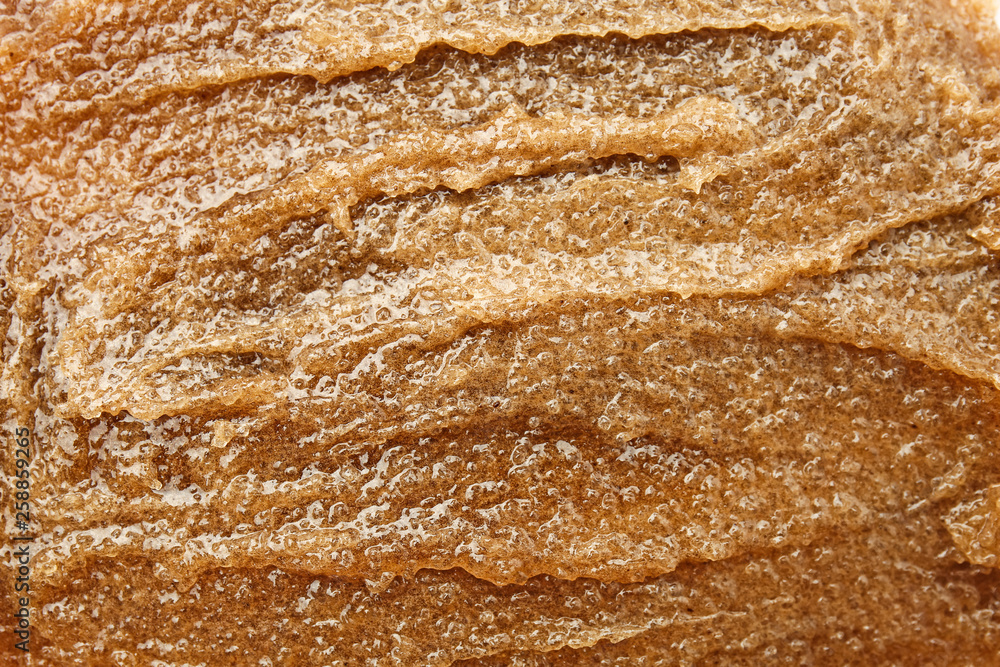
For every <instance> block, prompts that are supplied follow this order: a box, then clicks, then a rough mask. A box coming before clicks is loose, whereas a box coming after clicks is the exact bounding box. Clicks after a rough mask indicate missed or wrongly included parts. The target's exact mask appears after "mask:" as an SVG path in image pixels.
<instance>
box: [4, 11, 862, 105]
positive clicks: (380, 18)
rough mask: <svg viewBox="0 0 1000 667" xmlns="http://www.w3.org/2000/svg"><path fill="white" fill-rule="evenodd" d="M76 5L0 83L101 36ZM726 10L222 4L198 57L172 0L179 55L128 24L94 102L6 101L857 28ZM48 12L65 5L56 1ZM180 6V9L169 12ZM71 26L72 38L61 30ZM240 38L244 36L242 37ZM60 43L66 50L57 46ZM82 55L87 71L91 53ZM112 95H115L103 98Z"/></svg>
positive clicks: (11, 52)
mask: <svg viewBox="0 0 1000 667" xmlns="http://www.w3.org/2000/svg"><path fill="white" fill-rule="evenodd" d="M74 4H75V3H66V5H65V6H64V7H62V8H61V9H52V8H50V9H49V10H48V11H49V12H50V13H51V16H47V17H46V16H45V12H42V16H43V17H44V18H42V19H41V21H40V24H39V25H38V27H37V28H36V29H35V30H33V31H31V32H20V33H14V34H11V35H8V36H7V37H6V38H0V84H2V83H4V82H3V81H2V79H3V78H7V79H11V78H13V77H17V78H20V77H23V75H24V72H22V71H21V70H23V69H24V63H25V62H26V61H34V60H39V59H41V60H42V61H43V62H44V61H51V62H49V63H48V64H49V66H52V65H56V66H59V65H62V64H63V61H64V60H66V59H67V55H69V54H71V53H73V51H74V47H73V41H75V40H80V38H81V37H82V36H83V34H86V32H87V31H88V29H90V30H94V31H97V30H98V26H99V25H100V24H101V23H102V19H101V18H98V19H95V18H94V14H97V16H98V17H100V12H101V11H102V6H101V5H102V3H97V6H96V7H93V8H92V9H90V11H84V10H82V9H81V8H80V7H79V6H76V7H74V6H73V5H74ZM730 4H731V3H725V2H711V1H705V0H702V1H700V2H696V3H690V2H687V1H684V0H682V1H680V2H656V3H648V2H633V1H628V0H618V2H616V3H611V4H610V6H606V7H601V8H600V9H598V8H597V7H596V6H591V5H586V6H581V5H579V4H576V3H569V2H562V3H557V4H556V6H552V5H553V3H545V4H544V5H540V6H538V8H537V10H536V11H537V14H538V16H537V18H535V17H533V16H532V13H531V12H530V11H529V12H528V13H520V12H512V13H509V14H507V15H506V16H504V15H503V14H502V13H498V12H496V11H495V10H494V9H492V8H489V6H488V4H487V3H482V2H470V3H465V4H464V6H462V7H461V8H459V9H458V10H457V11H451V12H446V13H444V14H442V13H440V12H439V11H437V10H436V8H435V7H434V6H433V3H426V4H424V5H422V6H421V5H420V4H415V5H411V6H410V7H409V8H408V10H407V11H406V15H405V16H400V15H397V14H396V13H395V10H394V9H393V7H391V6H389V5H386V4H384V3H381V2H372V3H352V5H351V7H350V8H345V7H343V6H340V5H339V4H338V3H328V2H319V3H314V4H313V5H312V6H311V7H295V8H292V7H291V6H287V5H279V6H278V7H276V8H273V9H272V10H271V11H264V12H261V11H259V9H257V8H253V7H252V6H248V7H240V6H237V5H233V6H229V7H225V5H220V6H215V7H211V10H212V11H210V12H209V14H210V15H211V14H219V13H220V12H219V8H220V7H224V8H225V9H223V11H222V12H221V16H219V17H217V18H216V23H220V24H221V25H223V26H227V27H228V29H226V28H223V29H222V30H221V31H220V35H218V36H217V40H218V42H221V46H213V47H212V48H211V49H210V50H208V51H204V52H200V51H199V47H197V45H196V44H195V43H194V40H190V38H187V39H185V38H186V37H187V35H186V34H185V33H186V32H188V31H189V30H190V23H191V20H190V16H185V15H184V14H182V13H181V10H182V9H184V8H185V3H176V5H175V4H174V3H167V4H165V5H164V6H163V7H158V13H159V14H160V15H161V16H163V15H166V16H170V15H171V14H172V13H174V12H176V13H177V14H179V15H178V16H176V17H175V20H176V24H175V26H174V37H173V38H172V41H176V43H177V44H180V45H181V46H180V47H178V46H176V45H171V47H168V48H172V49H178V48H180V49H181V50H180V51H179V52H177V53H171V52H169V51H168V52H166V53H163V52H162V51H160V50H161V49H163V48H164V47H163V45H160V47H159V49H157V48H156V47H153V46H152V45H146V44H143V41H144V38H143V37H141V36H140V35H142V29H143V28H144V25H143V23H142V22H141V20H140V21H137V22H136V23H135V24H134V25H133V26H132V28H133V30H135V34H134V35H133V36H132V39H131V40H129V41H128V46H129V48H123V50H124V51H126V52H127V53H129V55H130V56H131V57H130V58H128V59H127V60H126V59H124V58H122V59H121V60H116V59H115V58H114V57H111V58H108V57H103V58H101V59H100V60H95V62H93V64H92V65H91V66H92V68H93V69H90V70H86V69H85V70H83V71H79V72H74V74H75V75H76V78H77V82H76V83H77V89H79V90H87V89H92V90H93V91H94V92H93V94H91V95H79V96H72V95H66V93H67V89H66V88H64V87H62V88H61V87H53V86H43V87H42V88H41V91H44V92H43V93H42V94H40V95H37V93H36V91H32V90H31V89H30V88H16V87H13V86H11V88H10V90H11V96H12V98H20V97H21V96H22V95H25V94H27V95H28V96H29V98H28V99H29V100H30V96H31V95H32V94H36V99H35V100H32V101H30V103H29V104H30V106H31V108H32V109H33V112H34V113H38V112H42V114H43V117H46V118H47V119H48V120H49V121H50V122H51V121H54V120H56V119H58V118H59V117H61V116H65V115H77V116H78V115H82V114H87V113H101V112H103V113H107V112H109V111H110V110H111V108H113V107H114V106H118V105H123V104H124V105H135V104H141V103H142V102H143V101H145V100H149V99H150V98H152V97H154V96H157V95H162V94H166V93H170V92H188V91H193V90H197V89H199V88H202V87H206V86H214V85H224V84H231V83H234V82H237V81H240V80H245V79H249V78H257V77H262V76H267V75H272V74H278V73H287V74H298V75H307V76H311V77H314V78H316V79H318V80H320V81H323V82H326V81H329V80H331V79H333V78H335V77H339V76H344V75H347V74H350V73H353V72H359V71H365V70H369V69H371V68H373V67H385V68H388V69H390V70H393V69H397V68H398V67H400V66H401V65H403V64H404V63H409V62H412V61H413V60H414V59H415V58H416V57H417V55H418V54H419V53H420V52H421V51H423V50H426V49H428V48H431V47H434V46H437V45H445V46H451V47H454V48H457V49H460V50H463V51H466V52H468V53H486V54H494V53H496V52H497V51H499V50H500V49H501V48H503V47H504V46H507V45H509V44H511V43H514V42H517V43H521V44H525V45H528V46H533V45H538V44H543V43H547V42H550V41H551V40H553V39H555V38H557V37H560V36H564V35H574V36H581V37H587V36H594V37H604V36H606V35H608V34H610V33H619V34H623V35H626V36H628V37H631V38H638V37H644V36H647V35H663V34H675V33H679V32H683V31H698V30H706V29H718V30H736V29H741V28H748V27H752V26H755V27H761V28H764V29H766V30H771V31H775V32H783V31H786V30H792V29H807V28H816V27H821V26H825V25H834V26H839V27H848V26H850V25H851V24H852V22H853V20H854V16H853V11H852V9H851V8H850V7H849V5H848V4H847V3H841V2H834V3H828V2H812V1H803V0H799V1H794V0H792V1H789V0H770V1H768V2H763V3H760V5H759V6H754V7H740V8H739V9H735V8H733V7H731V6H726V5H730ZM54 6H55V7H57V8H58V7H60V5H59V4H58V3H55V5H54ZM175 6H176V7H177V9H176V10H174V12H172V11H171V10H172V8H173V7H175ZM543 7H544V8H543ZM189 8H190V5H188V6H187V9H189ZM104 11H105V12H106V13H109V14H111V15H113V16H120V14H121V8H120V7H113V8H108V9H105V10H104ZM91 12H92V13H91ZM136 18H137V17H133V18H132V19H131V20H132V21H135V20H136ZM185 19H186V20H185ZM36 20H37V19H36ZM104 20H107V19H104ZM161 20H162V19H161ZM74 24H76V25H74ZM71 26H72V27H73V28H75V29H73V30H72V31H71V32H67V29H68V28H70V27H71ZM237 27H238V29H237ZM160 29H162V28H160ZM237 32H239V33H241V34H240V35H239V36H237V35H236V33H237ZM81 33H82V34H81ZM60 37H62V38H63V39H64V40H66V41H67V42H69V45H67V44H65V43H59V42H58V40H59V38H60ZM178 37H179V39H178ZM36 40H37V43H33V42H36ZM189 40H190V42H191V43H190V44H188V43H187V42H188V41H189ZM218 42H217V43H218ZM76 44H77V45H79V42H76ZM67 46H68V48H66V47H67ZM184 46H187V48H186V49H185V48H184ZM79 55H82V56H84V58H82V60H83V61H84V62H86V60H87V59H86V57H85V56H86V54H79ZM119 58H121V56H119ZM19 64H20V65H21V66H20V67H18V65H19ZM123 65H124V66H123ZM74 66H75V67H78V66H76V65H74ZM70 71H71V72H73V70H72V69H71V70H70ZM164 71H169V72H171V73H172V75H171V77H170V78H169V81H167V82H164V80H163V77H162V75H161V72H164ZM7 83H8V84H9V83H10V81H8V82H7ZM109 87H110V88H111V92H105V91H106V90H107V88H109ZM21 91H23V92H21Z"/></svg>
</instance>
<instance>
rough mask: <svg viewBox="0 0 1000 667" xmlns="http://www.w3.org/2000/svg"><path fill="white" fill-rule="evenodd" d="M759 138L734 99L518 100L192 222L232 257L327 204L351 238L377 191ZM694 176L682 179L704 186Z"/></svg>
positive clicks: (457, 187) (333, 164)
mask: <svg viewBox="0 0 1000 667" xmlns="http://www.w3.org/2000/svg"><path fill="white" fill-rule="evenodd" d="M757 141H759V138H758V137H757V135H756V133H755V132H754V130H753V128H752V127H751V126H750V125H749V123H747V122H746V121H745V120H744V119H742V118H740V116H739V112H738V110H737V109H736V108H735V107H734V106H733V105H732V104H730V103H728V102H725V101H723V100H720V99H716V98H712V97H696V98H694V99H691V100H689V101H687V102H685V103H684V104H682V105H681V106H680V107H678V108H677V109H676V110H674V111H670V112H667V113H664V114H661V115H659V116H657V117H655V118H650V119H639V118H631V117H628V116H618V117H612V118H593V117H591V116H587V115H583V114H567V113H553V114H548V115H546V116H543V117H540V118H533V117H530V116H528V115H527V114H526V113H525V112H524V111H523V110H521V109H517V108H515V107H511V108H509V109H507V111H505V112H504V113H503V114H501V115H500V116H499V117H497V118H496V119H494V120H493V121H490V122H489V123H486V124H485V125H481V126H478V127H475V128H471V129H468V130H458V131H456V132H452V133H440V132H425V133H420V134H417V135H410V136H402V137H399V138H398V139H395V140H393V141H392V142H390V143H387V144H385V145H383V146H381V147H380V148H379V149H378V150H377V151H375V152H372V153H369V154H368V155H361V156H358V157H354V158H346V159H342V160H335V161H329V162H325V163H323V164H321V165H318V166H316V167H313V168H312V169H310V170H309V171H308V172H307V173H306V174H304V175H302V176H297V177H294V178H291V179H288V180H287V181H285V182H283V183H280V184H278V185H276V186H274V187H272V188H270V189H269V190H267V191H264V192H258V193H252V194H249V195H244V196H241V197H238V198H236V199H235V200H234V201H230V202H227V203H226V204H224V205H223V206H222V207H221V208H219V209H216V210H212V211H208V212H206V213H205V214H204V216H203V217H202V218H201V219H200V220H196V221H195V222H194V225H195V229H196V230H197V232H196V233H205V232H207V233H208V234H210V235H212V236H215V235H219V240H218V241H216V243H215V247H214V252H215V254H216V255H217V256H218V257H219V260H220V261H225V260H226V258H227V257H229V256H231V255H233V254H236V253H242V252H245V250H244V246H245V245H246V244H249V243H250V242H252V241H253V240H255V239H256V238H259V237H260V236H262V235H264V234H266V233H267V232H268V231H270V230H272V229H274V228H276V227H278V226H280V225H282V224H283V223H285V222H287V221H289V220H292V219H295V218H301V217H305V216H307V215H310V214H313V213H315V212H316V211H318V210H320V209H321V208H331V209H333V210H334V213H333V215H334V217H335V219H336V221H337V226H338V227H339V228H340V229H341V231H342V232H343V233H344V234H345V235H348V236H349V237H353V236H354V229H353V227H352V225H351V221H350V216H349V209H350V208H351V207H353V206H355V205H356V204H358V203H359V202H362V201H366V200H370V199H373V198H375V197H377V196H380V195H386V196H389V197H399V196H401V195H405V194H412V193H415V192H421V191H427V190H433V189H435V188H439V187H445V188H448V189H450V190H454V191H456V192H463V191H465V190H470V189H474V188H481V187H483V186H485V185H488V184H490V183H497V182H500V181H503V180H506V179H509V178H511V177H514V176H526V175H532V174H538V173H541V172H545V171H549V170H553V169H565V168H567V167H572V166H576V165H580V164H582V163H584V162H586V161H589V160H593V159H600V158H605V157H610V156H614V155H625V154H629V153H634V154H639V155H641V156H642V157H644V158H646V159H649V160H654V159H656V158H660V157H663V156H666V155H669V156H672V157H678V158H688V157H698V156H706V160H707V159H709V158H708V157H707V156H711V158H713V159H717V157H716V156H718V155H720V154H721V155H725V154H726V153H727V152H730V151H732V150H734V149H735V147H737V146H738V147H740V148H741V149H743V150H749V149H750V147H752V146H753V145H754V144H755V143H756V142H757ZM696 178H697V177H695V179H684V178H682V179H681V180H682V182H684V183H685V185H686V186H687V187H689V188H691V189H692V190H695V191H697V190H699V189H700V188H701V183H700V182H698V181H697V180H696ZM202 230H204V232H203V231H202Z"/></svg>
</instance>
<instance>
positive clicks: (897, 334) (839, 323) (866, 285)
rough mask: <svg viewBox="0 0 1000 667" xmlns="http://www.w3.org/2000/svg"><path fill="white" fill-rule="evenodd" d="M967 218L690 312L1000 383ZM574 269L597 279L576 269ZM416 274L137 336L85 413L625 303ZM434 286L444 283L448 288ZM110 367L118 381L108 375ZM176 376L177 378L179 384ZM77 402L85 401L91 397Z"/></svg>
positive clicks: (613, 289)
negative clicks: (847, 263)
mask: <svg viewBox="0 0 1000 667" xmlns="http://www.w3.org/2000/svg"><path fill="white" fill-rule="evenodd" d="M970 216H971V213H967V214H963V215H961V216H955V217H950V218H946V219H942V220H935V221H929V222H925V223H921V224H918V225H913V226H911V227H908V228H904V229H901V230H895V231H893V232H890V233H889V234H888V236H887V237H886V238H885V239H884V240H882V241H879V242H876V243H874V244H873V245H872V247H870V248H869V249H867V250H866V251H864V252H862V253H859V254H858V255H857V256H856V257H855V258H854V260H853V264H854V265H853V266H852V267H851V268H849V269H847V270H846V271H843V272H842V273H839V274H835V275H833V276H829V277H818V278H812V279H799V280H797V281H795V282H793V283H792V284H791V285H790V286H789V289H788V290H787V291H783V292H779V293H776V294H772V295H768V296H765V297H761V298H758V299H753V298H749V297H747V298H740V297H736V298H730V299H724V300H719V301H715V300H711V299H700V298H692V299H691V300H690V301H688V302H686V303H687V304H688V305H686V306H683V309H685V310H688V311H689V312H690V313H691V314H692V316H696V317H699V318H704V319H706V320H712V319H713V318H716V319H723V320H725V321H727V322H728V323H729V327H730V329H736V328H738V327H744V328H748V330H751V329H752V330H754V331H756V332H758V333H767V334H768V335H771V336H777V337H802V336H807V337H812V338H816V339H819V340H827V341H832V342H842V343H848V344H853V345H857V346H860V347H872V348H881V349H887V350H891V351H893V352H896V353H898V354H901V355H903V356H904V357H907V358H910V359H912V360H914V361H918V362H920V363H926V364H930V365H931V366H933V367H935V368H944V369H948V370H950V371H953V372H956V373H960V374H962V375H966V376H968V377H970V378H974V379H982V380H986V381H988V382H991V383H993V384H994V385H998V384H1000V339H998V334H997V331H998V329H997V327H996V325H995V323H994V322H993V321H992V320H993V318H994V317H995V316H994V315H992V313H995V312H996V309H997V307H998V305H1000V267H998V266H997V264H996V262H995V261H993V258H992V257H991V255H990V253H989V251H987V250H986V249H984V248H982V247H981V246H979V245H978V244H976V243H975V242H974V241H972V240H971V239H969V238H967V236H966V232H967V230H968V229H969V228H970V226H971V225H974V224H976V219H975V218H974V217H970ZM563 261H565V260H563ZM567 274H568V275H569V276H573V275H576V276H581V275H582V276H587V275H588V274H587V273H586V272H581V271H572V270H570V271H567ZM420 275H421V274H418V277H417V278H414V279H412V280H411V281H409V284H408V285H406V286H405V288H404V291H401V292H400V293H399V296H398V297H397V298H398V301H397V302H396V303H393V302H390V301H381V303H382V306H381V308H384V309H385V313H380V311H379V309H378V308H375V309H373V308H372V307H371V301H370V300H371V299H373V298H377V294H378V293H377V292H376V293H375V294H370V293H366V292H365V291H362V292H360V293H357V294H355V295H354V296H353V297H352V298H344V297H339V298H335V297H333V296H332V295H329V293H327V294H326V296H325V297H324V296H322V295H317V296H315V298H314V299H310V300H307V301H306V303H304V304H303V305H302V306H299V307H297V308H294V309H288V310H285V311H281V312H278V313H275V314H274V315H271V316H266V317H263V316H250V315H247V314H239V313H233V314H230V315H220V316H219V317H218V318H217V319H216V320H214V321H213V322H210V323H203V324H199V325H198V326H197V327H195V326H194V325H181V326H177V327H175V328H173V329H172V330H170V331H169V332H163V333H161V334H160V335H158V336H157V337H156V339H144V340H142V341H141V345H138V346H135V345H132V346H131V347H122V348H120V351H118V352H116V353H114V355H112V354H111V352H110V350H109V351H107V352H105V359H107V360H112V361H111V363H107V364H106V365H104V366H103V368H104V369H109V370H104V371H103V373H105V375H104V378H105V379H104V380H102V382H103V384H104V386H105V387H106V388H104V389H102V390H101V392H100V394H98V397H99V402H96V403H95V404H92V407H89V408H88V411H89V412H84V414H90V416H96V415H97V414H99V413H100V412H101V411H107V412H115V411H116V410H118V409H125V408H127V409H128V410H129V411H130V412H131V413H132V414H134V415H135V416H139V417H142V418H147V419H148V418H155V417H157V416H159V415H161V414H164V413H179V412H182V411H185V410H188V411H190V410H195V411H199V410H206V409H208V406H211V405H219V404H222V405H231V406H242V408H243V409H246V408H252V407H254V406H260V405H264V404H269V403H272V402H274V401H275V400H278V401H282V400H287V399H289V398H291V397H293V396H296V397H299V398H300V399H302V398H306V397H309V396H313V397H315V398H320V397H325V398H326V399H331V398H335V397H337V396H340V395H342V393H341V390H340V389H339V385H340V382H341V380H340V379H339V378H340V376H341V375H343V376H345V377H357V376H358V375H359V374H361V376H362V377H365V376H368V374H369V373H370V372H372V370H373V369H376V368H383V367H384V366H385V364H386V363H387V362H386V359H389V358H391V356H389V355H394V354H397V353H399V352H405V351H416V350H425V351H427V353H430V354H433V353H434V350H438V349H441V348H442V347H445V346H447V345H449V344H452V343H453V342H454V341H456V340H461V339H462V336H463V335H464V332H466V331H468V330H469V329H470V328H472V327H474V326H476V325H480V324H489V325H500V326H519V327H528V326H531V324H532V322H533V321H534V320H536V319H540V318H544V317H545V316H546V313H551V312H553V309H557V306H556V304H558V303H567V302H569V303H573V302H574V301H577V302H584V301H585V300H587V299H600V300H601V301H608V302H609V303H613V302H614V300H615V299H621V296H620V294H621V291H620V288H619V287H618V286H616V285H614V284H611V285H607V284H602V283H601V282H595V283H594V284H588V283H587V282H581V281H580V280H579V278H577V279H576V280H575V282H569V281H568V280H558V281H553V276H551V275H546V276H545V277H542V276H540V275H539V276H537V277H536V274H534V273H532V274H529V278H528V279H524V278H521V279H519V280H518V283H520V284H521V285H522V287H520V288H519V289H513V286H512V285H511V284H510V283H509V281H508V282H506V283H505V282H500V283H499V285H498V284H497V282H495V279H494V278H493V277H492V276H491V275H490V274H489V272H484V273H483V274H482V275H481V276H470V277H467V278H466V279H465V280H464V281H463V282H462V284H461V286H458V285H456V286H455V287H456V288H459V287H460V288H461V290H463V292H464V293H465V295H464V296H463V297H461V298H456V297H452V298H451V299H449V301H448V303H447V304H446V305H445V306H443V308H442V309H441V310H440V311H439V312H436V313H434V314H431V313H428V312H423V311H422V309H421V308H419V307H413V306H407V305H406V304H407V303H409V302H410V300H411V299H412V295H414V294H420V293H423V292H424V291H425V290H426V289H427V287H426V286H425V280H426V281H427V282H430V281H431V280H436V281H437V282H438V283H440V280H441V278H440V276H435V275H434V274H430V275H428V276H427V277H426V279H420V278H419V276H420ZM640 275H642V280H641V282H638V284H634V283H633V284H632V285H631V286H630V287H629V288H628V291H627V293H628V294H629V297H628V299H627V300H625V301H624V302H623V303H629V302H630V301H631V300H639V301H642V300H643V299H666V301H665V303H666V304H672V305H671V306H670V307H682V306H681V304H682V303H685V302H683V301H681V300H679V299H676V298H675V297H673V298H672V297H669V296H668V294H669V291H668V290H667V291H666V292H665V290H664V289H663V287H661V286H659V285H657V279H658V276H657V274H656V273H653V272H651V271H650V272H644V273H643V274H640ZM518 283H515V285H517V284H518ZM436 289H438V290H441V287H440V285H438V287H437V288H436ZM512 291H513V292H514V293H513V294H511V292H512ZM524 292H529V293H530V294H531V303H529V304H524V303H523V301H524V298H523V293H524ZM443 293H445V294H447V291H446V290H444V291H443ZM616 294H617V295H619V296H617V297H616V296H615V295H616ZM959 301H961V305H960V306H959V304H958V302H959ZM930 304H935V307H934V308H931V307H930ZM661 307H662V306H661ZM939 309H940V312H939ZM649 312H653V313H655V312H657V310H656V309H655V308H653V309H650V311H649ZM390 313H391V315H390ZM345 323H346V324H345ZM738 323H739V324H738ZM91 337H92V334H90V333H88V329H87V328H86V327H81V328H79V329H75V330H74V329H72V328H71V329H69V330H68V331H67V332H66V334H65V335H64V338H63V340H62V341H60V346H59V347H58V350H59V352H60V355H61V359H62V361H61V363H63V364H64V368H65V372H66V374H67V376H68V377H71V378H74V380H73V387H72V390H73V391H77V392H80V394H81V398H82V394H83V392H84V391H85V390H87V389H89V388H90V387H91V386H92V384H91V382H93V381H92V380H90V381H88V380H87V379H86V376H84V375H83V374H82V373H80V372H79V371H76V370H75V367H74V366H73V365H71V364H77V363H80V362H79V361H78V359H79V358H80V353H78V352H74V351H73V348H74V347H76V346H79V345H88V344H89V343H87V342H86V341H88V340H90V339H91ZM300 341H309V343H308V345H303V344H301V343H300ZM111 342H112V341H109V344H110V343H111ZM239 354H243V355H247V354H249V355H260V356H261V357H263V358H266V359H268V360H269V363H270V366H268V367H260V368H258V369H257V370H255V371H254V372H253V374H252V375H246V374H241V375H233V373H234V372H235V370H236V369H237V368H238V366H237V367H234V368H233V370H230V371H227V372H228V373H230V377H229V378H228V379H223V380H221V381H220V380H216V379H214V377H217V376H218V375H219V373H220V372H221V370H220V369H223V368H228V367H229V365H230V364H229V362H228V361H227V359H230V358H232V356H233V355H239ZM133 360H134V361H133ZM185 360H187V361H185ZM194 360H200V362H199V363H201V364H204V366H203V368H202V370H199V366H198V364H195V363H192V362H193V361H194ZM373 363H374V364H375V365H374V366H372V364H373ZM185 367H187V368H189V371H187V373H186V374H187V375H188V379H187V380H185V382H190V383H191V384H192V386H196V387H198V393H194V394H190V393H180V394H179V395H177V396H175V397H173V398H171V397H169V396H168V395H167V394H165V393H164V390H165V389H166V388H167V387H171V386H172V387H175V388H176V387H178V386H179V384H178V382H179V381H180V378H182V377H183V376H184V375H183V374H180V373H179V371H180V369H183V368H185ZM110 369H113V371H111V370H110ZM168 369H174V370H173V371H169V370H168ZM213 369H214V370H213ZM294 369H297V371H296V370H294ZM109 372H114V373H115V374H117V375H118V378H117V379H116V378H114V377H111V376H109V375H107V374H108V373H109ZM293 372H298V373H303V372H304V373H306V374H310V375H312V376H314V377H324V376H325V377H330V378H331V379H332V384H330V386H328V387H327V388H326V389H324V388H322V387H317V388H316V389H315V391H312V390H305V391H302V390H299V391H294V390H292V389H291V388H290V387H289V383H288V379H287V378H288V375H290V374H292V373H293ZM171 375H175V376H176V378H177V379H176V380H171V379H170V378H171ZM331 389H332V390H333V393H332V394H331V393H330V390H331ZM168 391H169V390H168ZM72 395H73V394H71V396H72ZM70 405H71V406H72V407H73V408H75V409H79V407H80V406H83V405H84V404H83V403H82V401H79V402H77V403H75V404H70ZM98 406H99V407H98ZM349 422H350V420H344V428H345V429H347V430H346V431H345V434H346V433H347V432H349V431H350V430H352V429H353V427H350V426H349Z"/></svg>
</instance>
